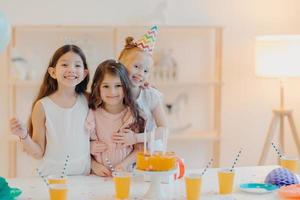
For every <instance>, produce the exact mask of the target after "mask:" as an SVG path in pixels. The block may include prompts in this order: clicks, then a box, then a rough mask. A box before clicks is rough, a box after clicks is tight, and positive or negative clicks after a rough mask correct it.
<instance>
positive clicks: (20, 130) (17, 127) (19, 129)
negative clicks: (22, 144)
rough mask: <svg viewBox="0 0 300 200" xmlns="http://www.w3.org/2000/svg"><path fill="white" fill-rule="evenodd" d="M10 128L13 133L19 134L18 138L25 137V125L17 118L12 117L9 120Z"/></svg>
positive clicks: (26, 133)
mask: <svg viewBox="0 0 300 200" xmlns="http://www.w3.org/2000/svg"><path fill="white" fill-rule="evenodd" d="M9 125H10V130H11V132H12V134H13V135H16V136H19V137H20V138H25V137H27V135H28V132H27V128H26V126H25V125H24V124H23V123H22V122H21V121H20V120H18V119H16V118H12V119H11V120H10V121H9Z"/></svg>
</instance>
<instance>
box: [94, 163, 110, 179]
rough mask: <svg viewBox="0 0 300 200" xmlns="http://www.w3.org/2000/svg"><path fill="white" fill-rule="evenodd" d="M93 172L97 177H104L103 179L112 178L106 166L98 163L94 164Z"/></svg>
mask: <svg viewBox="0 0 300 200" xmlns="http://www.w3.org/2000/svg"><path fill="white" fill-rule="evenodd" d="M92 171H93V173H94V174H96V175H97V176H103V177H107V176H111V171H110V170H109V169H108V168H107V167H105V166H104V165H102V164H100V163H98V162H97V161H93V162H92Z"/></svg>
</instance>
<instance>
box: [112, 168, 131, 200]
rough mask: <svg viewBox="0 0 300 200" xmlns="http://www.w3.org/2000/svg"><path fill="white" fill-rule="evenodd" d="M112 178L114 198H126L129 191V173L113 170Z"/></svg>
mask: <svg viewBox="0 0 300 200" xmlns="http://www.w3.org/2000/svg"><path fill="white" fill-rule="evenodd" d="M113 179H114V183H115V198H116V199H128V198H129V193H130V182H131V173H129V172H114V173H113Z"/></svg>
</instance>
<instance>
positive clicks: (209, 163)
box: [201, 158, 214, 176]
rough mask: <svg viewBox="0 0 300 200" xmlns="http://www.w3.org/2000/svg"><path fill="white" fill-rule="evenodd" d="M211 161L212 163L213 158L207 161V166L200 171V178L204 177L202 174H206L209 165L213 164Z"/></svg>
mask: <svg viewBox="0 0 300 200" xmlns="http://www.w3.org/2000/svg"><path fill="white" fill-rule="evenodd" d="M213 161H214V159H213V158H211V159H210V160H209V162H208V163H207V165H206V166H205V168H204V170H203V171H202V173H201V176H203V175H204V173H205V172H206V170H207V168H209V167H210V165H211V164H212V163H213Z"/></svg>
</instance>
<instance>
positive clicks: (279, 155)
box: [271, 142, 282, 158]
mask: <svg viewBox="0 0 300 200" xmlns="http://www.w3.org/2000/svg"><path fill="white" fill-rule="evenodd" d="M271 144H272V147H273V149H274V150H275V151H276V153H277V155H278V157H279V158H281V157H282V154H281V153H280V150H279V148H277V147H276V146H275V144H274V142H271Z"/></svg>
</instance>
